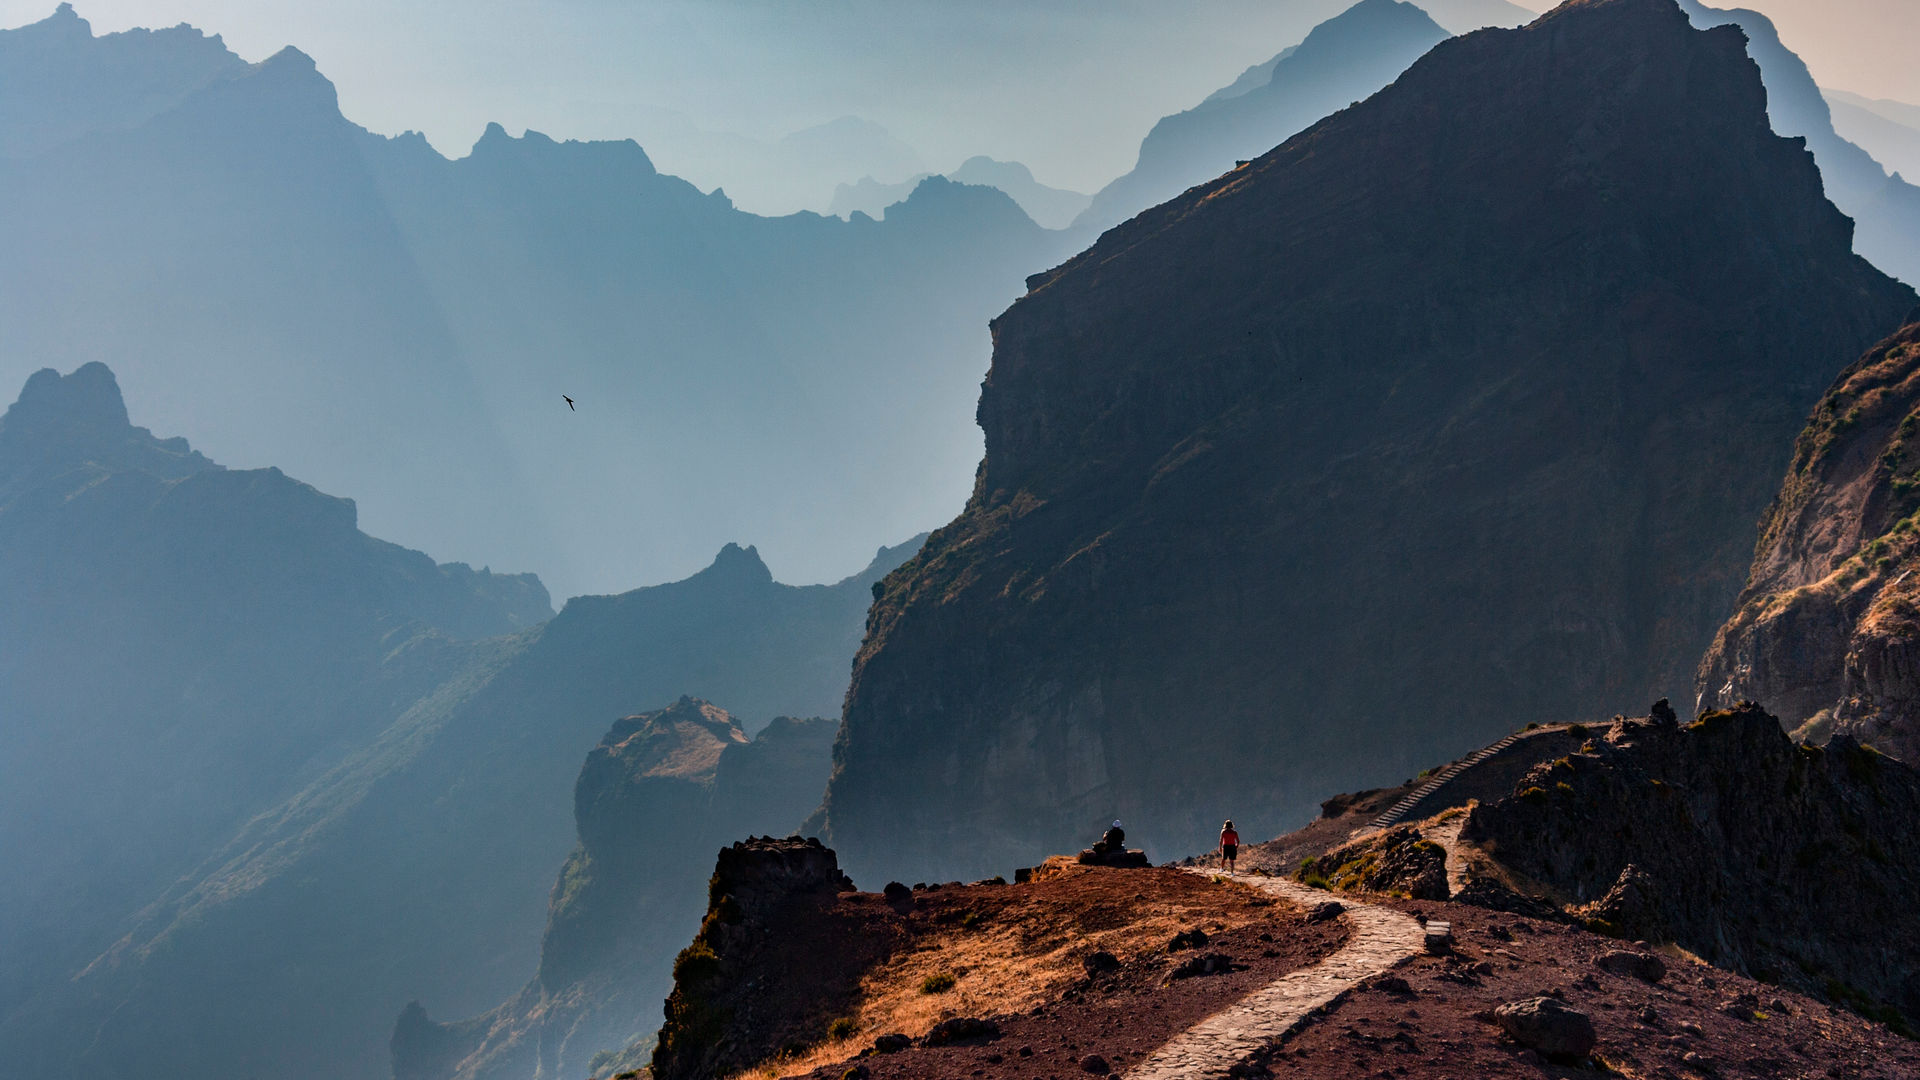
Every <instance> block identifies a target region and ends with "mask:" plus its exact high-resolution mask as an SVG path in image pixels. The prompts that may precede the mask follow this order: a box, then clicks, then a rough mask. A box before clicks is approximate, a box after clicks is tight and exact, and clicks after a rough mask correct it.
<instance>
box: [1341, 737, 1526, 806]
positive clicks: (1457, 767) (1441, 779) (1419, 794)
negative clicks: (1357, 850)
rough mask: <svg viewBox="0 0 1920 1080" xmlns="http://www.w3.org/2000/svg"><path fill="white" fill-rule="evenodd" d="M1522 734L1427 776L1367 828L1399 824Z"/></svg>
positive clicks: (1485, 747) (1476, 752)
mask: <svg viewBox="0 0 1920 1080" xmlns="http://www.w3.org/2000/svg"><path fill="white" fill-rule="evenodd" d="M1523 734H1525V733H1524V732H1518V731H1516V732H1514V733H1512V734H1510V735H1508V736H1507V737H1506V738H1503V739H1501V740H1499V741H1498V742H1495V743H1492V744H1490V745H1488V746H1483V747H1481V748H1480V749H1478V750H1475V751H1474V752H1473V753H1471V754H1469V755H1467V756H1466V757H1464V758H1461V759H1460V760H1459V761H1456V762H1454V763H1452V764H1450V765H1448V766H1446V767H1445V768H1442V769H1441V770H1439V771H1438V772H1436V773H1434V774H1433V775H1432V776H1429V777H1428V778H1427V779H1426V780H1425V781H1424V782H1423V783H1422V784H1421V785H1420V786H1419V787H1417V788H1414V789H1413V791H1412V792H1410V793H1408V794H1407V795H1406V796H1405V797H1403V798H1402V799H1401V800H1400V801H1399V802H1396V803H1394V804H1393V805H1392V806H1390V807H1388V808H1387V810H1386V812H1385V813H1383V814H1381V815H1380V816H1379V817H1377V818H1374V819H1373V821H1372V822H1371V823H1370V824H1369V826H1368V827H1369V828H1374V829H1384V828H1387V827H1389V826H1392V825H1397V824H1399V823H1400V821H1401V820H1402V819H1403V818H1405V817H1406V816H1407V814H1409V813H1411V812H1412V810H1413V808H1414V807H1416V806H1419V805H1420V804H1421V803H1423V802H1425V801H1426V800H1427V799H1428V798H1430V797H1431V796H1432V795H1433V793H1434V792H1436V791H1439V790H1440V789H1441V788H1442V787H1445V786H1446V785H1447V783H1448V782H1449V781H1451V780H1453V779H1454V778H1456V777H1458V776H1459V775H1460V774H1461V773H1463V772H1466V771H1467V770H1468V769H1471V768H1473V767H1474V766H1475V765H1478V764H1480V763H1481V762H1483V761H1485V760H1487V759H1488V758H1490V757H1492V756H1494V755H1495V754H1498V753H1499V752H1500V751H1502V750H1505V749H1506V748H1507V747H1509V746H1512V745H1513V744H1514V743H1516V742H1518V741H1519V740H1520V738H1521V736H1522V735H1523Z"/></svg>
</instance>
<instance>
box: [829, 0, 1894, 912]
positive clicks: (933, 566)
mask: <svg viewBox="0 0 1920 1080" xmlns="http://www.w3.org/2000/svg"><path fill="white" fill-rule="evenodd" d="M1382 162H1392V166H1391V167H1390V168H1389V167H1383V166H1382V165H1381V163H1382ZM1756 252H1764V253H1765V254H1764V255H1758V254H1756ZM1029 284H1030V291H1029V292H1028V294H1027V295H1026V296H1025V297H1024V298H1022V299H1021V300H1020V301H1018V302H1017V303H1015V304H1014V306H1013V307H1012V308H1011V309H1009V310H1008V311H1007V312H1006V313H1005V314H1004V315H1002V316H1001V317H1000V318H999V319H998V320H996V322H995V323H994V333H995V355H994V362H993V367H992V370H991V372H990V373H989V375H988V379H987V383H986V386H985V388H984V391H983V393H982V397H981V400H980V406H979V420H980V424H981V427H982V429H983V430H984V431H985V433H986V439H987V453H986V458H985V460H984V462H983V463H982V465H981V467H980V470H979V473H978V476H977V479H976V483H975V488H974V494H973V497H972V499H971V500H970V501H969V503H968V506H967V508H966V510H965V512H964V513H963V514H962V515H961V516H960V517H958V518H957V519H955V520H954V521H953V522H952V523H950V524H949V525H947V526H946V527H945V528H943V529H940V530H939V531H937V532H936V533H935V534H934V535H933V537H932V539H930V540H929V542H928V544H927V546H926V547H925V548H924V549H923V550H922V551H921V553H920V554H919V555H918V556H917V557H916V558H915V559H913V560H911V561H910V562H909V563H908V564H907V565H906V566H905V567H903V568H902V569H901V570H900V571H899V572H897V573H895V574H893V575H891V576H890V577H889V578H888V580H887V581H886V582H885V585H884V587H883V590H882V593H881V595H880V597H879V599H878V602H877V603H876V604H875V606H874V609H873V611H872V612H871V614H870V615H869V620H868V635H867V639H866V642H865V644H864V646H863V647H862V650H861V653H860V655H859V659H858V661H857V664H856V667H855V672H854V679H853V684H852V687H851V689H850V691H849V695H848V698H847V706H846V715H845V721H844V722H845V728H844V732H843V735H842V738H841V742H840V745H839V748H838V749H837V751H836V755H837V757H836V765H835V774H834V778H833V781H832V783H831V785H830V788H829V792H828V797H827V802H826V807H825V813H824V815H823V817H822V818H821V819H820V820H821V823H822V826H823V828H824V830H825V831H826V834H828V835H829V836H830V838H831V841H832V843H833V844H834V845H835V847H836V849H837V850H839V851H840V853H841V856H842V858H843V859H844V860H845V861H846V863H847V865H848V866H849V867H850V868H852V870H853V872H854V873H855V874H856V875H857V876H862V877H865V876H881V875H885V876H906V875H913V876H929V875H931V874H934V873H940V872H944V873H948V874H954V873H958V874H961V875H963V876H966V875H976V874H980V873H986V872H991V871H993V870H995V869H999V868H1004V867H1006V866H1008V865H1014V864H1018V863H1020V862H1023V861H1027V860H1029V859H1030V858H1031V855H1032V852H1034V851H1036V850H1064V849H1068V848H1069V846H1070V844H1071V843H1072V841H1074V840H1079V839H1081V838H1082V837H1084V836H1085V835H1087V834H1089V832H1090V831H1091V830H1093V829H1095V828H1096V827H1097V826H1098V825H1099V824H1102V823H1104V821H1105V820H1106V819H1108V818H1112V817H1115V816H1119V817H1121V818H1124V819H1127V820H1128V822H1129V825H1130V828H1131V833H1132V836H1133V837H1134V838H1135V840H1136V841H1145V842H1146V844H1147V847H1148V850H1149V853H1150V854H1154V855H1155V856H1156V857H1160V858H1164V857H1167V856H1169V855H1174V854H1179V853H1182V852H1185V851H1189V850H1194V849H1197V848H1203V847H1205V846H1206V845H1207V844H1208V843H1209V841H1210V840H1211V836H1212V831H1213V830H1214V829H1215V828H1217V826H1218V823H1219V821H1220V820H1221V819H1222V818H1225V817H1229V816H1231V817H1233V818H1235V819H1236V820H1238V821H1239V822H1240V824H1241V827H1242V829H1243V831H1249V832H1253V833H1255V834H1256V835H1258V834H1268V835H1271V834H1275V833H1278V832H1280V831H1282V829H1283V827H1284V826H1285V825H1287V824H1290V823H1292V822H1294V821H1298V820H1300V819H1302V818H1304V817H1307V816H1308V815H1309V814H1310V813H1311V809H1312V807H1313V806H1314V803H1315V801H1317V799H1318V798H1319V797H1320V796H1321V795H1322V794H1323V793H1324V791H1325V790H1326V789H1328V788H1335V789H1339V788H1346V789H1355V788H1361V787H1367V786H1375V785H1378V784H1381V783H1383V782H1390V781H1392V780H1394V779H1398V778H1399V777H1403V776H1406V775H1409V774H1410V773H1412V772H1413V771H1415V770H1417V769H1418V768H1420V767H1421V766H1422V765H1424V764H1426V763H1428V762H1430V761H1431V760H1433V759H1435V758H1442V757H1445V756H1447V755H1449V754H1452V753H1458V752H1460V751H1463V750H1465V749H1468V748H1470V747H1472V746H1474V745H1476V744H1478V743H1482V742H1485V741H1487V740H1488V739H1491V738H1492V737H1494V736H1495V735H1497V734H1498V733H1499V732H1501V731H1504V730H1511V729H1512V728H1514V727H1518V726H1521V725H1523V724H1524V723H1527V722H1535V721H1537V722H1553V721H1561V720H1566V719H1570V718H1577V717H1581V716H1592V715H1594V714H1596V713H1600V714H1602V715H1604V714H1605V713H1607V712H1612V711H1615V710H1618V709H1621V708H1623V707H1626V706H1628V704H1629V703H1633V704H1635V705H1637V704H1638V703H1640V702H1645V701H1650V700H1653V699H1654V698H1657V697H1661V696H1671V697H1676V698H1678V697H1680V696H1681V695H1680V694H1679V691H1680V690H1681V689H1682V688H1684V687H1686V686H1687V685H1689V684H1690V683H1691V681H1692V677H1693V665H1694V662H1695V661H1694V658H1695V657H1697V656H1699V655H1700V654H1701V652H1702V651H1704V649H1705V648H1706V646H1707V645H1708V644H1709V643H1710V642H1711V640H1712V637H1713V633H1714V629H1715V627H1716V626H1717V625H1718V624H1719V622H1720V621H1721V620H1723V619H1724V618H1725V612H1726V611H1727V610H1729V609H1730V608H1731V607H1732V606H1733V601H1734V599H1735V597H1736V596H1737V595H1738V592H1739V589H1740V585H1741V581H1742V579H1743V577H1744V575H1745V567H1746V564H1747V562H1748V561H1749V558H1750V555H1751V551H1752V544H1753V534H1752V524H1751V523H1752V522H1753V521H1754V520H1755V519H1756V518H1757V517H1758V516H1759V515H1760V513H1761V512H1762V511H1763V510H1764V508H1765V506H1766V504H1767V500H1768V498H1769V497H1770V496H1771V493H1772V491H1773V490H1774V488H1775V487H1776V485H1777V477H1778V475H1779V473H1780V472H1781V471H1782V470H1783V469H1784V468H1785V465H1786V461H1787V457H1788V452H1789V449H1790V447H1791V443H1792V438H1793V435H1794V433H1795V432H1796V431H1797V430H1798V429H1799V427H1800V425H1801V418H1802V417H1804V416H1805V414H1806V412H1807V410H1808V409H1809V408H1810V407H1811V406H1812V404H1813V403H1814V402H1815V401H1816V400H1817V399H1818V396H1819V392H1820V388H1821V387H1823V386H1825V385H1826V384H1827V383H1828V382H1829V381H1830V380H1831V378H1832V372H1834V371H1836V370H1838V369H1840V368H1841V367H1843V366H1844V365H1845V364H1846V363H1847V362H1848V361H1849V360H1851V359H1852V358H1853V357H1855V356H1857V355H1858V353H1859V350H1860V349H1862V348H1864V347H1865V346H1866V345H1867V344H1868V343H1870V342H1872V341H1873V340H1875V339H1877V338H1879V337H1881V336H1884V334H1885V333H1886V332H1887V331H1888V329H1889V328H1891V327H1893V326H1895V325H1897V324H1898V323H1899V321H1900V318H1901V316H1902V315H1903V313H1904V312H1906V311H1907V310H1908V309H1909V308H1911V307H1912V306H1913V302H1914V300H1915V296H1914V293H1913V292H1912V291H1911V290H1910V289H1908V288H1906V287H1904V286H1902V285H1899V284H1898V283H1896V282H1894V281H1892V280H1890V279H1888V278H1887V277H1886V276H1884V275H1883V274H1880V273H1879V272H1877V271H1876V270H1874V269H1873V268H1872V267H1871V266H1869V265H1868V264H1867V263H1866V262H1864V261H1863V260H1861V259H1860V258H1858V257H1857V256H1855V255H1854V254H1853V253H1852V228H1851V225H1850V223H1849V221H1848V220H1847V219H1846V218H1845V217H1844V216H1842V215H1841V214H1840V213H1839V211H1837V210H1836V209H1835V208H1834V207H1833V206H1832V204H1831V203H1829V202H1828V201H1827V200H1826V199H1825V197H1824V196H1823V194H1822V188H1821V179H1820V176H1819V174H1818V172H1817V171H1816V169H1815V166H1814V162H1813V159H1812V158H1811V157H1810V156H1809V155H1808V153H1807V152H1806V150H1805V149H1804V148H1803V147H1802V146H1801V145H1800V144H1798V143H1796V142H1794V141H1791V140H1788V139H1784V138H1781V137H1779V136H1776V135H1775V134H1773V132H1772V131H1771V130H1770V129H1769V126H1768V119H1767V114H1766V95H1765V93H1764V90H1763V88H1762V84H1761V80H1760V75H1759V71H1758V69H1757V68H1756V66H1755V65H1754V63H1753V61H1752V60H1751V59H1750V58H1749V57H1748V56H1747V54H1746V51H1745V42H1744V39H1743V37H1742V35H1741V34H1740V33H1739V32H1738V31H1737V30H1736V29H1734V28H1731V27H1720V28H1716V29H1712V30H1705V31H1701V30H1696V29H1693V28H1692V27H1691V26H1690V25H1689V24H1688V22H1687V19H1686V17H1685V16H1684V15H1683V14H1682V13H1681V11H1680V10H1679V9H1678V8H1677V7H1675V6H1674V4H1673V3H1672V2H1671V0H1581V2H1576V3H1571V4H1568V5H1565V6H1563V7H1561V8H1559V9H1557V10H1556V11H1555V12H1553V13H1551V14H1550V15H1548V16H1546V17H1544V18H1542V19H1541V20H1539V21H1537V22H1535V23H1533V24H1531V25H1529V26H1527V27H1524V28H1521V29H1518V30H1483V31H1480V32H1477V33H1474V34H1470V35H1467V36H1465V37H1461V38H1455V39H1451V40H1449V41H1446V42H1443V43H1442V44H1440V45H1439V46H1437V47H1435V48H1434V50H1433V51H1432V52H1430V53H1429V54H1428V55H1427V56H1425V57H1424V58H1422V59H1421V60H1420V61H1419V62H1418V63H1416V64H1414V66H1413V67H1412V68H1411V69H1410V70H1409V71H1408V72H1407V73H1406V74H1405V75H1403V76H1402V77H1401V78H1400V79H1399V80H1398V81H1397V82H1395V83H1394V84H1393V85H1392V86H1390V87H1388V88H1387V89H1386V90H1383V91H1381V92H1380V93H1379V94H1377V95H1375V96H1374V97H1372V98H1370V99H1368V100H1367V101H1365V102H1362V103H1360V104H1358V105H1356V106H1354V107H1352V108H1349V109H1346V110H1344V111H1342V112H1340V113H1338V114H1336V115H1334V116H1332V117H1329V118H1327V119H1326V120H1324V121H1322V122H1321V123H1319V124H1317V125H1315V126H1313V127H1312V128H1310V129H1308V130H1307V131H1305V132H1303V133H1301V134H1300V135H1298V136H1296V137H1295V138H1293V139H1290V140H1289V141H1288V142H1287V143H1286V144H1285V145H1283V146H1281V147H1279V148H1278V149H1276V150H1274V151H1272V152H1271V153H1268V154H1266V155H1263V156H1262V157H1260V158H1259V159H1257V160H1255V161H1253V162H1251V163H1249V164H1248V165H1246V166H1245V167H1243V168H1240V169H1237V170H1236V171H1234V172H1232V173H1230V174H1228V175H1226V176H1223V177H1221V178H1220V179H1218V180H1216V181H1214V182H1212V183H1209V184H1206V185H1202V186H1201V187H1198V188H1195V189H1193V190H1192V191H1190V192H1188V193H1186V194H1185V195H1183V196H1181V197H1180V198H1178V199H1175V200H1174V201H1172V202H1170V203H1168V204H1166V205H1165V206H1162V207H1159V208H1156V209H1155V210H1153V211H1151V212H1149V213H1145V214H1142V215H1141V216H1139V217H1138V218H1136V219H1134V220H1133V221H1130V222H1128V223H1127V224H1126V225H1124V226H1121V227H1119V228H1116V229H1114V230H1112V231H1111V232H1109V233H1107V234H1106V235H1105V236H1103V237H1102V238H1101V240H1100V241H1099V243H1097V244H1096V245H1094V247H1093V248H1091V249H1090V250H1089V251H1087V252H1085V253H1084V254H1082V255H1080V256H1078V257H1076V258H1075V259H1073V260H1071V261H1070V262H1068V263H1067V264H1065V265H1064V266H1062V267H1060V268H1058V269H1057V270H1054V271H1052V272H1050V273H1047V274H1043V275H1038V276H1036V277H1034V278H1033V279H1031V280H1030V282H1029ZM1329 673H1346V674H1334V675H1330V674H1329ZM1073 846H1077V845H1073ZM936 867H944V869H943V870H936V869H935V868H936Z"/></svg>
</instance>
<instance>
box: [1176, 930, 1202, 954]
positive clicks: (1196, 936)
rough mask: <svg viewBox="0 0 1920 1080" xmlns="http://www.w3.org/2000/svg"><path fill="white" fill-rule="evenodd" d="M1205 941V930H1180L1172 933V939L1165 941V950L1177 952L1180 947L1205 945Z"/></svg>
mask: <svg viewBox="0 0 1920 1080" xmlns="http://www.w3.org/2000/svg"><path fill="white" fill-rule="evenodd" d="M1206 943H1207V932H1206V931H1205V930H1198V929H1195V930H1182V931H1180V932H1179V933H1177V934H1175V935H1173V939H1172V940H1171V941H1168V942H1167V951H1168V952H1179V951H1180V950H1181V949H1198V948H1201V947H1202V946H1204V945H1206Z"/></svg>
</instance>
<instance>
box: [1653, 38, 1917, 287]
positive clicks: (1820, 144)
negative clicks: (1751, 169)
mask: <svg viewBox="0 0 1920 1080" xmlns="http://www.w3.org/2000/svg"><path fill="white" fill-rule="evenodd" d="M1680 7H1681V9H1682V10H1683V11H1685V12H1686V13H1687V17H1688V18H1689V19H1691V20H1692V22H1693V24H1694V25H1695V26H1698V27H1701V28H1703V29H1704V28H1707V27H1712V26H1720V25H1725V24H1727V23H1732V24H1734V25H1736V26H1738V27H1739V28H1740V29H1741V30H1742V31H1743V32H1744V33H1745V34H1746V35H1747V40H1748V51H1749V52H1750V53H1751V54H1752V56H1753V58H1754V61H1755V62H1756V63H1758V64H1759V65H1760V73H1761V77H1762V79H1763V80H1765V82H1766V87H1767V114H1768V116H1769V117H1770V118H1771V120H1772V122H1773V129H1774V130H1775V131H1777V132H1779V133H1780V134H1782V135H1785V136H1788V137H1793V136H1803V137H1805V138H1806V140H1807V149H1808V150H1811V151H1812V152H1813V156H1814V159H1815V160H1816V161H1818V162H1819V163H1820V174H1821V177H1822V178H1823V179H1824V180H1825V183H1826V191H1827V196H1828V197H1829V198H1831V199H1832V200H1833V203H1834V205H1835V206H1838V207H1839V208H1840V209H1841V210H1842V211H1844V212H1845V213H1846V214H1847V215H1848V216H1850V217H1852V218H1853V219H1854V221H1855V222H1857V223H1858V225H1859V227H1858V228H1857V229H1856V230H1855V231H1854V249H1855V250H1856V251H1858V252H1859V253H1860V254H1862V255H1864V256H1866V258H1867V259H1868V260H1869V261H1871V262H1872V263H1873V264H1874V265H1875V266H1878V267H1879V268H1880V269H1882V270H1884V271H1886V272H1887V273H1889V274H1892V275H1893V276H1895V277H1897V278H1900V279H1901V280H1903V281H1905V282H1907V283H1908V284H1910V285H1920V187H1916V186H1914V185H1913V184H1911V183H1908V182H1906V181H1904V180H1901V179H1898V178H1895V177H1890V176H1888V175H1887V172H1886V170H1885V169H1883V168H1882V167H1881V164H1880V163H1879V162H1877V161H1875V160H1874V159H1873V158H1872V156H1871V155H1869V154H1868V153H1867V152H1866V151H1865V150H1863V149H1861V148H1860V147H1859V146H1856V145H1854V144H1853V143H1851V142H1848V141H1847V140H1845V139H1843V138H1841V137H1840V135H1839V134H1838V133H1836V132H1835V131H1834V126H1833V117H1832V111H1831V110H1830V109H1829V107H1828V105H1827V102H1826V99H1825V98H1824V97H1822V96H1821V93H1820V87H1819V86H1818V85H1816V84H1815V83H1814V81H1813V75H1812V74H1811V73H1810V72H1808V70H1807V65H1806V64H1805V63H1804V62H1802V61H1801V59H1800V58H1799V57H1798V56H1796V55H1795V54H1794V53H1793V52H1792V51H1791V50H1789V49H1788V48H1787V47H1786V45H1785V44H1783V43H1782V42H1781V40H1780V34H1779V32H1778V31H1777V30H1776V29H1774V25H1773V22H1772V20H1770V19H1768V18H1767V17H1766V16H1765V15H1762V14H1760V13H1758V12H1755V11H1749V10H1747V9H1745V8H1729V9H1725V10H1722V9H1719V8H1711V7H1707V6H1705V5H1703V4H1700V3H1699V2H1698V0H1681V4H1680Z"/></svg>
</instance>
